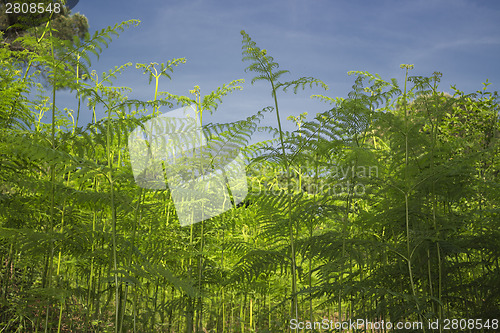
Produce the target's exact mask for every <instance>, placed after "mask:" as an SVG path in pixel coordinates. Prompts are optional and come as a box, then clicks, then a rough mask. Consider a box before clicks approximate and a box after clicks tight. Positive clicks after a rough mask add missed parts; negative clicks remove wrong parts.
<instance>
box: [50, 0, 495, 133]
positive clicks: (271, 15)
mask: <svg viewBox="0 0 500 333" xmlns="http://www.w3.org/2000/svg"><path fill="white" fill-rule="evenodd" d="M73 12H80V13H81V14H83V15H85V16H86V17H87V18H88V20H89V24H90V30H91V32H94V31H95V30H100V29H102V28H105V27H107V26H109V25H114V24H115V23H118V22H121V21H123V20H128V19H139V20H141V21H142V23H141V24H140V25H139V26H138V27H131V28H129V29H127V30H125V31H124V32H122V33H121V34H120V37H119V38H117V39H114V40H113V42H112V43H110V45H109V47H108V48H107V49H105V50H104V52H103V53H102V55H101V57H100V59H99V61H94V62H93V66H92V68H93V69H95V70H96V71H97V72H98V73H102V72H103V71H107V70H108V69H111V68H113V67H114V66H117V65H118V66H120V65H122V64H124V63H126V62H132V63H134V64H135V63H137V62H140V63H150V62H157V63H161V62H167V61H168V60H171V59H173V58H181V57H184V58H186V59H187V63H186V64H183V65H180V66H179V67H177V68H176V69H175V72H174V73H173V74H172V80H171V81H169V80H166V79H164V80H162V81H161V83H160V91H168V92H170V93H173V94H180V95H188V91H189V90H190V89H192V88H193V87H194V86H195V85H199V86H200V87H201V92H202V94H207V93H209V92H210V91H212V90H214V89H216V88H217V87H218V86H221V85H222V84H223V83H228V82H230V81H232V80H235V79H245V81H246V82H245V84H244V89H243V90H242V91H238V92H234V93H233V94H232V95H230V96H228V97H226V98H225V99H224V103H223V104H221V105H220V108H219V110H218V111H217V113H216V114H214V115H213V116H212V117H210V118H208V117H207V118H205V116H204V122H205V120H206V121H213V122H229V121H235V120H239V119H243V118H246V117H248V116H250V115H252V114H254V113H255V112H257V111H258V110H261V109H262V108H264V107H266V106H268V105H272V100H271V95H270V90H269V89H270V88H269V86H268V85H267V84H266V83H264V82H263V81H260V82H257V83H256V84H255V85H251V84H250V81H251V79H252V73H245V72H244V69H245V67H246V66H248V63H246V62H245V63H244V62H242V61H241V57H242V56H241V45H242V43H241V40H242V38H241V35H240V31H241V30H242V29H244V30H245V31H246V32H247V33H248V34H249V35H250V36H251V37H252V39H253V40H254V41H255V42H257V45H258V46H259V47H261V48H265V49H267V50H268V54H269V55H271V56H273V57H274V59H275V60H276V61H277V62H278V63H279V64H280V66H281V68H282V69H287V70H290V71H291V74H290V75H287V76H285V77H284V78H285V79H286V80H291V79H295V78H298V77H301V76H314V77H316V78H318V79H321V80H323V81H324V82H325V83H326V84H328V86H329V90H328V91H322V90H321V89H312V90H310V89H306V90H305V91H303V92H300V93H298V94H296V95H295V94H293V93H292V92H289V93H286V94H280V95H278V97H279V99H280V112H282V113H283V116H284V117H286V116H289V115H295V116H298V115H299V114H300V113H302V112H308V113H309V116H308V119H311V118H312V116H313V115H315V114H316V113H318V112H322V111H325V110H327V109H328V105H327V104H324V103H322V102H320V101H318V100H313V99H311V98H310V96H311V94H324V95H326V96H329V97H346V96H347V93H348V92H349V90H350V88H351V86H352V84H353V82H354V80H353V79H354V78H353V77H349V76H348V75H347V72H348V71H351V70H362V71H368V72H371V73H378V74H380V75H381V76H382V78H384V79H387V80H389V79H390V78H393V77H394V78H396V79H398V81H399V82H400V83H402V82H403V77H404V72H403V70H401V69H400V68H399V65H400V64H403V63H405V64H414V65H415V69H414V70H413V71H411V74H412V75H425V76H430V75H431V74H432V73H433V72H434V71H439V72H442V73H443V78H442V83H441V86H440V88H441V89H440V90H442V91H447V92H451V89H450V85H451V84H455V85H456V86H457V87H458V88H459V89H460V90H463V91H465V92H474V91H476V90H478V89H480V88H481V87H482V85H481V83H482V82H485V80H486V79H489V81H490V82H492V84H491V85H490V88H491V90H500V89H499V87H500V65H499V59H500V1H497V0H412V1H405V0H377V1H361V0H350V1H328V0H308V1H305V0H303V1H298V0H286V1H285V0H267V1H253V2H249V1H234V0H233V1H226V0H223V1H215V0H193V1H182V2H181V1H162V0H141V1H131V0H122V1H98V0H80V2H79V3H78V5H77V6H76V7H75V8H74V9H73ZM116 84H117V85H120V86H128V87H130V88H132V89H133V91H132V92H131V93H129V96H130V98H139V99H143V100H149V99H152V97H153V92H154V87H153V86H152V85H148V78H147V76H145V75H142V74H141V71H140V70H138V69H135V68H129V69H128V70H127V71H126V72H125V73H124V74H122V75H121V76H120V77H119V79H118V80H117V81H116ZM68 94H69V92H60V93H59V96H58V98H59V102H58V105H59V106H60V107H61V106H62V105H61V104H60V103H67V105H68V107H70V108H71V107H72V105H71V104H72V100H73V99H72V98H70V97H69V95H68ZM162 111H167V110H162ZM81 119H82V120H83V122H85V121H89V120H90V112H86V113H85V114H84V115H82V116H81ZM275 123H276V120H275V114H274V113H272V114H268V115H267V116H266V120H265V122H264V123H263V124H266V125H274V124H275ZM285 129H288V130H291V129H293V126H292V124H291V122H289V124H287V125H286V126H285Z"/></svg>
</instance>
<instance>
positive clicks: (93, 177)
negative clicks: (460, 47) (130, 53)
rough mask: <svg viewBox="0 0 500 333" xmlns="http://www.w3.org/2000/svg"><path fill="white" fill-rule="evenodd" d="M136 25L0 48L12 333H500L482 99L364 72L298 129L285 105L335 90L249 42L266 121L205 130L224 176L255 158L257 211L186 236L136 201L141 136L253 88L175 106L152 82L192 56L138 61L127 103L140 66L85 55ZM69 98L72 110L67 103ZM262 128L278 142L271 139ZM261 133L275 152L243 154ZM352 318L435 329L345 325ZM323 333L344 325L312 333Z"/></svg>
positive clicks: (495, 142)
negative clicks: (171, 113)
mask: <svg viewBox="0 0 500 333" xmlns="http://www.w3.org/2000/svg"><path fill="white" fill-rule="evenodd" d="M134 24H138V22H137V21H127V22H123V23H121V24H117V25H116V26H114V27H109V28H107V29H104V30H102V31H98V32H96V33H95V34H94V35H93V36H90V35H86V36H85V37H84V38H81V39H78V38H76V39H75V40H74V41H73V42H70V41H64V40H59V39H57V38H56V37H55V36H53V35H52V34H51V29H52V27H51V25H50V24H48V25H47V26H46V28H45V29H46V31H45V34H44V36H45V37H44V38H39V39H34V38H33V37H31V36H29V35H26V36H24V37H21V39H20V40H18V41H17V42H18V43H21V44H23V45H29V46H30V47H29V48H28V47H27V48H25V49H24V50H23V51H20V52H21V53H22V54H19V55H15V54H13V53H12V51H11V50H10V49H9V48H8V47H2V48H0V75H1V80H0V125H1V127H2V131H1V132H0V168H1V170H0V171H1V172H0V179H1V182H0V259H1V260H0V263H1V265H0V332H286V331H302V330H301V329H295V328H298V327H299V325H295V326H294V325H292V324H293V323H294V320H296V321H297V322H301V323H302V326H300V328H302V327H304V328H307V327H308V326H307V322H309V323H311V326H313V329H310V330H309V329H308V330H307V331H317V332H319V331H322V332H327V331H328V332H329V331H335V332H340V331H343V332H389V331H405V332H410V331H414V332H442V331H443V330H444V328H445V326H444V325H445V324H446V322H447V320H451V319H459V320H460V319H467V320H466V321H465V323H464V321H458V322H457V321H454V322H452V321H450V322H448V324H449V326H448V327H449V330H448V331H450V329H451V331H453V332H494V331H498V324H499V323H498V319H500V267H499V256H500V250H499V249H500V217H499V202H500V187H499V185H498V183H499V182H498V180H499V174H498V172H499V168H500V151H499V148H500V145H499V138H500V131H499V130H500V128H499V118H498V117H499V104H498V96H497V93H496V92H490V91H489V90H488V83H485V84H484V87H483V88H481V89H480V90H478V91H477V92H474V93H466V92H463V91H460V90H459V89H458V88H456V87H452V88H453V91H454V94H453V95H449V94H443V93H441V92H440V88H439V82H440V77H441V74H440V73H438V72H436V73H433V74H432V75H431V76H429V77H419V76H411V69H412V66H411V65H402V66H401V68H402V73H403V75H402V76H403V77H404V83H403V84H400V83H398V82H397V81H396V80H395V79H392V80H384V79H382V78H381V77H379V76H378V75H372V74H370V73H366V72H351V73H350V74H351V75H352V76H353V78H354V85H353V88H352V91H351V92H350V93H349V94H348V96H345V97H344V98H341V97H337V98H331V97H328V96H322V95H315V96H313V97H315V98H317V99H320V100H321V101H323V102H325V103H326V104H327V106H326V107H325V110H326V111H325V112H323V113H321V114H317V115H316V116H315V117H313V118H312V119H309V120H308V118H307V117H305V115H304V114H303V115H300V116H299V117H291V118H290V119H289V120H291V121H293V122H294V123H295V124H296V130H295V131H292V132H285V131H283V130H282V124H283V122H284V121H286V120H285V119H283V118H282V117H280V109H279V96H280V94H283V93H288V90H294V92H296V91H297V89H299V88H301V89H305V88H308V87H311V86H313V85H315V86H320V87H323V88H325V89H326V88H327V86H326V85H325V84H324V83H323V82H322V81H320V80H317V79H315V78H310V77H303V78H299V79H296V80H292V81H281V79H282V78H283V77H286V76H288V75H289V71H285V70H281V69H280V68H279V65H278V63H277V62H276V61H275V60H274V59H273V58H272V57H271V56H269V55H268V54H267V51H266V50H263V49H260V48H259V47H258V46H257V44H256V43H255V42H254V41H252V40H251V38H250V36H249V35H248V34H246V33H245V32H244V31H242V32H241V33H242V37H243V60H245V61H246V62H247V63H248V64H249V66H248V68H247V71H248V72H253V73H255V74H256V76H255V78H254V79H253V80H252V83H254V82H255V83H257V84H267V85H268V87H269V89H270V92H271V96H272V99H271V100H270V101H269V103H270V105H271V106H265V105H263V109H262V110H260V111H259V110H256V113H255V114H254V115H250V116H249V117H247V118H246V119H242V120H241V121H238V122H234V123H227V124H204V126H203V133H204V135H205V136H206V138H208V140H209V141H210V142H215V143H214V146H213V147H212V150H211V153H212V155H211V160H210V163H214V158H216V157H217V156H219V155H221V154H222V153H223V152H227V151H229V152H230V151H233V150H234V149H237V151H238V152H241V153H242V154H243V155H244V156H245V158H246V159H247V170H246V173H247V180H248V195H247V197H246V199H245V200H244V201H243V202H241V203H239V204H236V202H233V208H232V209H230V210H228V211H226V212H225V213H223V214H220V215H217V216H215V217H213V218H210V219H208V220H205V221H203V222H200V223H196V224H192V225H189V226H185V227H181V226H180V223H179V219H178V217H177V212H176V208H175V204H174V202H173V200H172V192H171V190H170V189H169V187H168V186H164V187H163V188H161V189H147V188H141V187H139V186H138V185H137V183H136V181H135V178H134V173H133V170H132V165H131V161H130V153H129V150H128V146H127V144H128V137H129V135H130V133H131V132H132V130H134V129H135V128H137V127H138V126H141V124H144V123H145V122H146V121H147V120H149V119H151V118H152V117H155V116H157V115H158V114H159V113H160V111H161V112H164V111H166V110H169V109H170V108H176V107H178V106H179V105H193V106H194V107H195V108H196V111H197V112H198V114H199V116H200V118H202V117H203V113H204V112H205V113H206V112H210V113H213V112H216V110H217V107H218V104H219V103H220V102H221V101H222V98H223V97H224V96H225V95H227V94H229V93H232V92H235V91H236V90H241V89H242V87H241V84H242V83H243V81H242V80H235V81H233V82H230V83H228V84H225V85H223V86H221V87H220V88H219V89H217V90H216V91H214V92H212V93H210V94H208V95H205V96H202V95H201V89H200V87H197V86H196V87H194V89H193V90H192V91H190V92H189V94H188V96H176V95H172V94H170V93H168V92H159V91H158V82H159V80H163V79H171V74H172V73H173V71H174V69H175V68H176V67H177V66H180V65H182V64H183V63H185V62H186V61H185V59H183V58H180V59H173V60H170V61H168V62H166V63H162V64H157V63H150V64H136V65H135V67H136V70H137V69H138V70H141V71H143V72H144V74H146V75H148V78H149V83H150V84H151V83H152V82H153V83H154V87H152V88H151V90H152V92H154V98H153V99H152V100H150V101H138V100H129V99H128V98H127V92H128V91H129V89H128V88H126V87H116V86H114V85H113V83H112V80H113V79H114V78H116V76H117V75H119V74H120V73H121V72H122V71H125V70H134V69H133V68H129V67H131V66H132V64H125V65H123V66H120V67H115V68H114V69H112V70H110V71H109V72H105V73H102V74H101V75H98V74H97V73H96V72H94V71H92V70H91V67H90V56H91V55H92V54H96V55H98V54H99V53H100V52H102V51H103V48H104V47H106V46H107V44H108V42H110V41H111V39H112V37H113V36H115V35H117V34H118V32H120V31H121V30H123V29H124V28H126V27H128V26H130V25H134ZM16 59H19V61H16ZM26 59H28V65H27V67H26ZM153 60H154V59H153ZM30 68H31V70H30ZM33 68H35V69H38V68H40V69H41V70H42V69H43V73H48V74H47V76H48V80H49V82H50V85H51V90H50V94H49V95H48V96H46V95H45V94H44V93H41V94H39V95H36V94H34V92H36V91H37V89H38V85H37V84H36V82H37V76H38V75H40V73H41V72H40V71H36V70H35V71H33V70H32V69H33ZM261 81H263V82H261ZM146 83H147V80H146V79H145V84H146ZM68 87H69V88H71V89H72V91H73V92H74V93H75V96H76V98H77V99H78V101H79V103H78V109H77V110H68V109H66V108H65V106H64V105H59V104H58V103H57V100H55V96H56V91H57V90H58V89H60V88H68ZM235 93H237V92H235ZM33 96H37V97H33ZM96 108H103V109H104V110H105V114H106V115H105V117H103V118H102V119H98V118H97V117H96V112H95V110H96ZM83 112H92V113H93V117H92V122H91V123H90V124H86V125H82V124H80V123H79V118H80V114H81V113H83ZM266 113H267V114H268V116H272V117H276V127H275V128H270V127H260V126H259V122H260V120H261V119H262V118H263V116H264V115H265V114H266ZM44 115H49V116H50V117H49V121H48V122H44V121H42V120H43V118H44ZM257 130H263V131H268V132H270V133H271V134H274V137H275V139H273V140H269V141H265V142H260V143H258V144H253V145H248V142H249V141H250V138H251V136H252V134H253V133H254V132H255V131H257ZM235 147H236V148H235ZM214 152H215V153H214ZM221 163H222V162H221ZM167 183H168V179H167ZM357 319H363V320H366V322H372V323H381V322H382V321H384V322H386V323H387V322H390V323H398V322H411V323H413V322H422V323H424V325H423V327H422V328H418V327H417V328H415V327H414V328H413V329H406V330H398V329H395V328H393V329H388V327H387V326H384V328H379V329H377V328H376V327H375V328H373V327H366V326H365V327H361V326H356V327H355V328H353V327H352V326H348V327H345V326H344V328H340V329H338V326H335V325H333V327H332V324H331V323H340V322H343V321H344V322H345V321H349V320H351V321H354V320H357ZM323 320H328V322H329V323H330V327H329V328H328V329H327V328H324V327H322V328H318V327H317V326H316V329H314V323H318V322H322V321H323ZM470 320H473V321H472V322H471V321H470ZM436 321H440V323H441V325H439V326H437V327H434V326H429V325H428V324H429V323H434V322H436ZM479 324H481V327H482V328H480V327H479Z"/></svg>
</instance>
